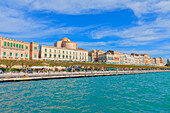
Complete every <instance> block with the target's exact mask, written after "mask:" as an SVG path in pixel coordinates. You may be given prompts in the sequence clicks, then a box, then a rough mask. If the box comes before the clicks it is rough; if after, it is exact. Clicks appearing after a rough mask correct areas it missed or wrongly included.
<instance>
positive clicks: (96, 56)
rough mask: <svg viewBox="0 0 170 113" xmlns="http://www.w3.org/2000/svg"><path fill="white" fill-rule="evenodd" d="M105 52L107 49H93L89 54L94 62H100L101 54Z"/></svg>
mask: <svg viewBox="0 0 170 113" xmlns="http://www.w3.org/2000/svg"><path fill="white" fill-rule="evenodd" d="M104 53H105V51H101V50H95V49H93V50H92V51H90V52H89V53H88V55H89V56H90V57H91V61H92V62H98V61H99V56H100V55H102V54H104Z"/></svg>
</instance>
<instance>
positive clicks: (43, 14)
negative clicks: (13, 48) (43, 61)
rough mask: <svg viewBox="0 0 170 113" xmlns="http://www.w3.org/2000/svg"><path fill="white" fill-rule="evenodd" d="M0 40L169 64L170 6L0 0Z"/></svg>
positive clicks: (132, 1) (165, 0)
mask: <svg viewBox="0 0 170 113" xmlns="http://www.w3.org/2000/svg"><path fill="white" fill-rule="evenodd" d="M0 36H3V37H9V38H13V39H17V40H23V41H27V42H31V41H34V42H39V43H40V44H41V45H42V44H43V45H49V46H53V43H54V42H56V41H58V40H60V39H61V38H64V37H68V38H70V39H71V40H72V41H74V42H77V43H78V47H79V48H84V49H86V50H88V51H90V50H92V49H100V50H104V51H107V50H109V49H110V50H115V51H120V52H123V53H128V54H130V53H132V52H135V53H139V54H141V53H147V54H150V56H151V57H163V58H164V59H165V60H166V59H167V58H170V1H169V0H1V1H0Z"/></svg>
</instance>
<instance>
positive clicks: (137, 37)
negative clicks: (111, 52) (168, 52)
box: [91, 16, 170, 44]
mask: <svg viewBox="0 0 170 113" xmlns="http://www.w3.org/2000/svg"><path fill="white" fill-rule="evenodd" d="M169 17H170V16H167V17H164V18H162V17H159V18H157V19H156V20H155V21H154V22H150V23H148V22H147V23H145V22H140V24H139V25H138V26H135V27H131V28H127V29H119V28H117V29H115V28H106V27H104V28H100V29H98V30H94V31H92V32H91V36H92V38H93V39H101V38H107V37H115V36H116V37H121V38H124V39H128V40H129V41H132V42H134V41H136V43H137V42H148V41H158V40H163V39H170V20H169ZM143 44H144V43H143Z"/></svg>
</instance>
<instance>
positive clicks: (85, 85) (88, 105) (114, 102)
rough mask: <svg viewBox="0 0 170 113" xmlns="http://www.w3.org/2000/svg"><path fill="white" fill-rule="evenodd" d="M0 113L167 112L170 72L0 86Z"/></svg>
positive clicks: (2, 84)
mask: <svg viewBox="0 0 170 113" xmlns="http://www.w3.org/2000/svg"><path fill="white" fill-rule="evenodd" d="M0 111H1V112H17V113H22V112H34V113H39V112H42V113H44V112H54V113H56V112H75V113H79V112H108V113H110V112H114V113H123V112H133V113H134V112H147V113H148V112H149V113H150V112H162V113H168V112H170V72H164V73H148V74H136V75H121V76H106V77H89V78H70V79H53V80H41V81H26V82H9V83H0Z"/></svg>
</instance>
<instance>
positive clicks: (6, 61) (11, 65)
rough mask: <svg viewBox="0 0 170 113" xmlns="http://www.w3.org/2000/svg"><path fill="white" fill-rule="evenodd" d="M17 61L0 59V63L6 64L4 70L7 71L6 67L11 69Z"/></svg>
mask: <svg viewBox="0 0 170 113" xmlns="http://www.w3.org/2000/svg"><path fill="white" fill-rule="evenodd" d="M18 63H19V62H18V61H17V60H0V64H2V65H5V66H6V70H5V72H7V71H8V69H9V70H10V71H11V69H12V67H13V66H14V65H18Z"/></svg>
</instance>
